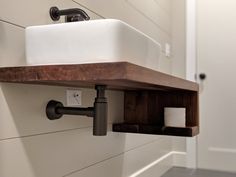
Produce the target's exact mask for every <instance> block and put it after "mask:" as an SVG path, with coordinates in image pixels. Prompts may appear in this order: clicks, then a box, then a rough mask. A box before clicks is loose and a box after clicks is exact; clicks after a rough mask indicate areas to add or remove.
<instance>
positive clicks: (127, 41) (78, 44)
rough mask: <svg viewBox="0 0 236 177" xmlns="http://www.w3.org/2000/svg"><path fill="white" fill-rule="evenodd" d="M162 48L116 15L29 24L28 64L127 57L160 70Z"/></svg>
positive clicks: (73, 62)
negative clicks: (80, 20) (102, 17)
mask: <svg viewBox="0 0 236 177" xmlns="http://www.w3.org/2000/svg"><path fill="white" fill-rule="evenodd" d="M160 52H161V46H160V44H159V43H158V42H156V41H155V40H153V39H152V38H150V37H148V36H147V35H145V34H144V33H142V32H140V31H139V30H137V29H135V28H134V27H132V26H130V25H128V24H126V23H124V22H122V21H120V20H115V19H104V20H91V21H83V22H73V23H61V24H52V25H42V26H31V27H27V28H26V61H27V64H28V65H54V64H83V63H102V62H121V61H126V62H130V63H134V64H137V65H140V66H144V67H147V68H151V69H154V70H157V69H158V61H159V56H160Z"/></svg>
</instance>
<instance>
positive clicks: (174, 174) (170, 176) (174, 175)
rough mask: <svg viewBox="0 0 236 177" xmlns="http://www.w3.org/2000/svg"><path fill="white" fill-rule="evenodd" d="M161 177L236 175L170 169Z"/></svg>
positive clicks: (230, 176)
mask: <svg viewBox="0 0 236 177" xmlns="http://www.w3.org/2000/svg"><path fill="white" fill-rule="evenodd" d="M162 177H236V173H235V174H233V173H225V172H218V171H211V170H193V169H187V168H180V167H174V168H171V169H170V170H169V171H168V172H167V173H166V174H164V175H163V176H162Z"/></svg>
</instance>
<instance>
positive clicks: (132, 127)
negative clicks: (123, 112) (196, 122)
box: [113, 124, 199, 137]
mask: <svg viewBox="0 0 236 177" xmlns="http://www.w3.org/2000/svg"><path fill="white" fill-rule="evenodd" d="M113 131H114V132H125V133H139V134H153V135H172V136H184V137H192V136H195V135H197V134H198V133H199V128H198V126H193V127H184V128H182V127H165V126H155V125H140V124H113Z"/></svg>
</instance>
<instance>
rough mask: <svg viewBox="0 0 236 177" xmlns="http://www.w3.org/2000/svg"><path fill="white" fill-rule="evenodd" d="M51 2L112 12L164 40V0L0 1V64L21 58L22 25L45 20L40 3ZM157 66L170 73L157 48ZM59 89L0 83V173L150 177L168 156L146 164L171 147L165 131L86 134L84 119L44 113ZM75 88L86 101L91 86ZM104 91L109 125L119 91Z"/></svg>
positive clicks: (167, 24)
mask: <svg viewBox="0 0 236 177" xmlns="http://www.w3.org/2000/svg"><path fill="white" fill-rule="evenodd" d="M55 5H56V6H58V7H60V8H72V7H79V8H83V9H84V10H86V11H87V12H88V14H89V15H90V16H91V18H92V19H98V18H118V19H121V20H123V21H126V22H127V23H129V24H131V25H133V26H134V27H136V28H138V29H140V30H141V31H143V32H145V33H146V34H148V35H150V36H151V37H152V38H154V39H156V40H157V41H158V42H160V43H161V44H162V45H164V44H165V43H166V42H169V43H171V0H149V1H141V0H121V1H115V0H100V1H93V0H21V1H17V0H0V67H4V66H18V65H25V55H24V28H25V27H27V26H30V25H40V24H48V23H52V22H51V19H50V18H49V15H48V10H49V8H50V7H51V6H55ZM159 69H160V71H163V72H167V73H170V72H171V60H169V59H166V58H165V57H164V55H162V57H161V60H160V67H159ZM66 89H67V88H64V87H50V86H35V85H21V84H3V83H2V84H1V85H0V177H62V176H66V177H121V176H130V177H134V176H135V175H136V176H139V177H141V176H148V177H152V176H155V177H158V176H159V175H161V174H163V173H164V172H165V171H166V170H167V169H169V168H170V167H171V165H172V156H171V155H170V156H167V158H164V159H163V160H162V161H160V163H154V164H153V165H151V166H150V167H149V168H147V167H148V165H150V164H152V163H153V162H159V161H158V160H159V158H161V157H163V156H164V155H166V154H168V153H169V152H171V151H172V144H171V142H172V141H171V140H172V138H170V137H164V136H163V137H161V136H146V135H135V134H119V133H112V132H111V131H109V133H108V136H106V137H93V136H92V120H91V119H89V118H84V117H78V116H76V117H75V116H70V118H67V117H69V116H64V119H61V120H57V121H49V120H47V118H46V116H45V113H44V111H45V106H46V103H47V101H48V100H50V99H56V100H60V101H62V102H65V90H66ZM82 91H83V95H82V100H83V106H90V105H92V103H93V98H94V95H95V91H94V90H91V89H82ZM107 96H108V98H109V125H111V123H113V122H119V121H122V120H121V118H122V117H123V93H122V92H118V91H109V92H108V93H107ZM142 170H143V171H142ZM137 172H140V174H139V173H137ZM141 172H142V173H141ZM132 174H133V176H132Z"/></svg>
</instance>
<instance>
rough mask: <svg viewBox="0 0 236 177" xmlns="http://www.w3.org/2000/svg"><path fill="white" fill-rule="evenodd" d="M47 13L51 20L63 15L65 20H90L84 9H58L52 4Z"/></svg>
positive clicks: (56, 19)
mask: <svg viewBox="0 0 236 177" xmlns="http://www.w3.org/2000/svg"><path fill="white" fill-rule="evenodd" d="M49 14H50V17H51V19H52V20H53V21H58V20H59V19H60V16H65V21H66V22H74V21H85V20H90V17H89V16H88V14H87V13H86V12H85V11H84V10H82V9H78V8H72V9H63V10H59V9H58V7H55V6H54V7H51V8H50V10H49Z"/></svg>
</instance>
